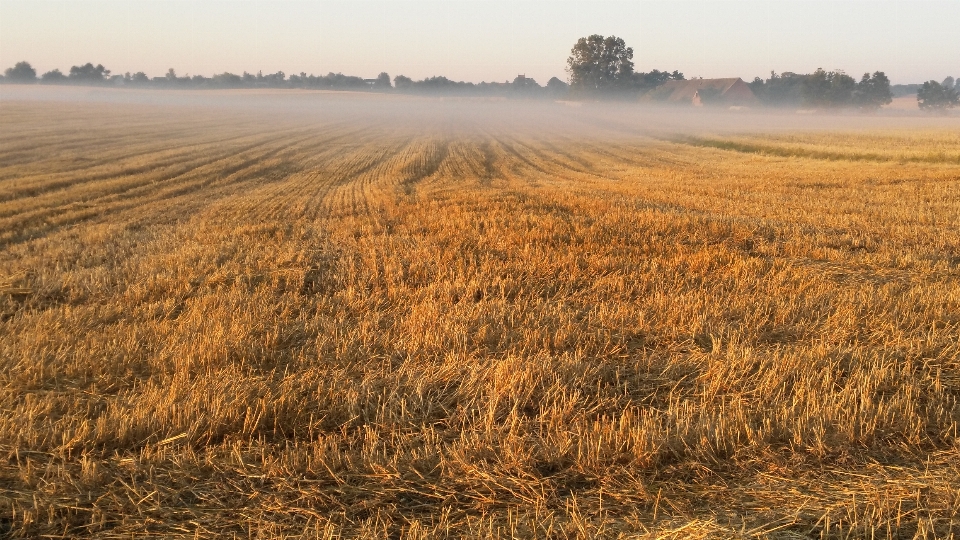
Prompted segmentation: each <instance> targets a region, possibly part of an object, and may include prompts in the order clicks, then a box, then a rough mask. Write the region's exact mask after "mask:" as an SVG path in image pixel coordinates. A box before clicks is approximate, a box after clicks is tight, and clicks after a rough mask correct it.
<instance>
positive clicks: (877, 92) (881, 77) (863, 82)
mask: <svg viewBox="0 0 960 540" xmlns="http://www.w3.org/2000/svg"><path fill="white" fill-rule="evenodd" d="M853 100H854V102H855V103H856V104H857V105H858V106H860V108H862V109H865V110H876V109H879V108H880V107H883V106H884V105H887V104H889V103H890V102H891V101H893V93H892V92H891V91H890V79H888V78H887V76H886V74H885V73H884V72H882V71H875V72H874V73H873V75H872V76H871V75H870V74H869V73H864V74H863V78H861V79H860V82H859V83H858V84H857V89H856V91H855V92H854V96H853Z"/></svg>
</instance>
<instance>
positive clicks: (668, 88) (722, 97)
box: [643, 77, 759, 107]
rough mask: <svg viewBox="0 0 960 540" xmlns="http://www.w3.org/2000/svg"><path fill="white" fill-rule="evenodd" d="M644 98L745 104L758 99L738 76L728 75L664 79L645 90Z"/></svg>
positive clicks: (700, 104) (705, 103)
mask: <svg viewBox="0 0 960 540" xmlns="http://www.w3.org/2000/svg"><path fill="white" fill-rule="evenodd" d="M643 99H644V101H659V102H665V103H675V104H678V105H680V104H687V105H693V106H695V107H700V106H703V105H722V106H730V105H734V106H749V105H756V104H757V103H759V100H758V99H757V96H755V95H754V94H753V90H751V89H750V86H748V85H747V83H745V82H743V79H741V78H740V77H737V78H730V79H690V80H689V81H667V82H665V83H663V84H662V85H660V86H658V87H656V88H654V89H653V90H651V91H650V92H648V93H647V94H646V95H645V96H644V97H643Z"/></svg>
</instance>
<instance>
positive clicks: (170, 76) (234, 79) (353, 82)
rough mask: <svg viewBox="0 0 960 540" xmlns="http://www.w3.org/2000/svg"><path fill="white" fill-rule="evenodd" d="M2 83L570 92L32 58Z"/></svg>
mask: <svg viewBox="0 0 960 540" xmlns="http://www.w3.org/2000/svg"><path fill="white" fill-rule="evenodd" d="M2 82H5V83H18V84H37V83H39V84H63V85H100V86H118V87H130V88H182V89H186V88H301V89H315V90H317V89H318V90H353V91H372V92H391V91H395V92H408V93H434V94H463V95H508V96H529V97H551V98H556V97H562V96H564V95H566V94H567V91H568V85H567V83H565V82H563V81H561V80H560V79H559V78H557V77H553V78H551V79H550V80H549V81H548V82H547V84H546V85H545V86H541V85H540V84H539V83H537V81H536V80H534V79H533V78H531V77H526V76H524V75H518V76H517V77H516V78H515V79H514V80H513V82H510V81H504V82H502V83H499V82H481V83H472V82H462V81H454V80H451V79H448V78H446V77H442V76H437V77H428V78H425V79H422V80H413V79H411V78H410V77H407V76H405V75H398V76H396V77H394V78H393V79H391V78H390V75H389V74H387V73H380V74H379V75H378V76H377V77H376V78H374V79H364V78H363V77H356V76H353V75H344V74H342V73H332V72H331V73H328V74H327V75H312V74H311V75H308V74H306V73H303V72H301V73H299V74H295V75H289V76H288V75H287V74H286V73H284V72H282V71H278V72H276V73H269V74H266V75H264V74H263V73H262V72H259V73H257V74H253V73H247V72H244V73H243V74H241V75H237V74H234V73H229V72H224V73H219V74H216V75H213V76H212V77H204V76H203V75H193V76H189V75H188V76H182V77H181V76H178V75H177V72H176V70H174V69H173V68H171V69H169V70H168V71H167V73H166V74H165V75H163V76H162V77H150V76H148V75H147V74H146V73H144V72H142V71H141V72H137V73H132V74H131V73H129V72H128V73H124V74H122V75H120V74H113V73H112V72H111V71H110V70H109V69H106V68H105V67H104V66H103V65H102V64H97V65H93V64H92V63H87V64H84V65H81V66H73V67H71V68H70V71H69V72H68V73H66V74H65V73H63V72H61V71H60V70H59V69H54V70H52V71H48V72H46V73H44V74H42V75H40V76H39V77H38V76H37V72H36V70H35V69H34V68H33V66H31V65H30V63H29V62H18V63H17V64H16V65H15V66H13V67H12V68H8V69H7V70H6V72H5V73H4V75H3V76H2Z"/></svg>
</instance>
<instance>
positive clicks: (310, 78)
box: [0, 34, 960, 110]
mask: <svg viewBox="0 0 960 540" xmlns="http://www.w3.org/2000/svg"><path fill="white" fill-rule="evenodd" d="M566 71H567V73H568V75H569V84H568V83H567V82H564V81H562V80H560V79H559V78H557V77H553V78H551V79H550V80H549V81H548V82H547V84H546V85H543V86H541V85H540V84H539V83H537V81H536V80H534V79H533V78H530V77H526V76H524V75H518V76H517V77H516V78H515V79H514V80H513V81H512V82H510V81H504V82H502V83H498V82H481V83H476V84H475V83H472V82H463V81H454V80H451V79H448V78H446V77H442V76H435V77H427V78H424V79H421V80H413V79H411V78H410V77H407V76H404V75H397V76H396V77H394V78H393V79H391V78H390V75H389V74H387V73H381V74H380V75H378V76H377V77H376V78H374V79H364V78H362V77H356V76H351V75H344V74H342V73H328V74H326V75H319V76H318V75H312V74H311V75H307V74H306V73H304V72H301V73H299V74H296V75H290V76H287V74H285V73H284V72H282V71H278V72H276V73H271V74H267V75H264V74H263V73H260V72H258V73H257V74H256V75H254V74H252V73H247V72H244V73H243V74H241V75H236V74H233V73H228V72H224V73H220V74H217V75H213V76H212V77H204V76H202V75H194V76H192V77H191V76H183V77H181V76H178V75H177V73H176V71H175V70H174V69H172V68H171V69H170V70H168V71H167V73H166V74H165V75H163V76H161V77H149V76H148V75H147V74H146V73H144V72H142V71H141V72H137V73H133V74H131V73H129V72H128V73H124V74H122V75H121V74H113V73H112V72H111V71H110V70H109V69H106V68H105V67H104V66H103V65H102V64H97V65H93V64H92V63H87V64H84V65H81V66H73V67H71V68H70V70H69V72H68V73H62V72H61V71H60V70H59V69H54V70H52V71H48V72H46V73H44V74H42V75H40V76H39V77H38V76H37V72H36V70H35V69H34V68H33V66H31V65H30V64H29V63H28V62H25V61H24V62H18V63H17V64H16V65H15V66H13V67H11V68H8V69H7V70H6V71H5V72H4V75H3V76H2V77H0V82H5V83H21V84H31V83H41V84H82V85H116V86H124V87H133V88H136V87H145V88H303V89H323V90H354V91H372V92H402V93H421V94H444V95H447V94H453V95H477V96H483V95H488V96H489V95H493V96H507V97H529V98H538V97H539V98H550V99H559V98H564V97H574V98H586V99H636V98H638V97H640V96H642V95H644V94H646V93H647V92H649V91H650V90H652V89H654V88H656V87H658V86H660V85H662V84H664V83H666V82H667V81H682V80H685V78H684V75H683V73H681V72H679V71H677V70H673V71H669V70H663V71H661V70H657V69H654V70H652V71H649V72H638V71H635V66H634V63H633V48H632V47H628V46H627V44H626V43H625V42H624V40H623V39H621V38H619V37H617V36H606V37H605V36H602V35H599V34H593V35H591V36H587V37H583V38H580V39H579V40H577V42H576V43H575V44H574V46H573V48H572V49H571V50H570V56H569V57H568V58H567V67H566ZM748 85H749V86H750V88H751V90H752V91H753V93H754V95H756V97H757V98H758V99H759V101H760V102H761V103H763V104H765V105H767V106H774V107H777V106H789V107H794V106H809V107H815V108H842V107H857V108H860V109H864V110H871V109H878V108H880V107H882V106H883V105H886V104H888V103H890V102H891V101H892V99H893V96H894V93H893V90H894V88H893V87H891V85H890V80H889V79H888V78H887V76H886V74H885V73H884V72H882V71H875V72H874V73H872V74H871V73H864V74H863V77H861V78H860V80H859V81H857V80H856V79H854V78H853V77H851V76H850V75H847V74H846V73H844V72H843V71H825V70H823V69H818V70H816V71H814V72H813V73H808V74H797V73H791V72H784V73H781V74H779V75H778V74H777V73H776V72H771V73H770V77H769V78H767V79H762V78H760V77H756V78H755V79H754V80H753V81H752V82H750V83H748ZM898 90H908V91H910V92H911V93H912V92H913V91H915V92H916V95H917V103H918V105H919V106H920V108H921V109H934V110H944V109H947V108H950V107H955V106H958V105H960V84H958V83H957V81H955V80H954V79H953V77H947V78H946V79H945V80H944V81H943V82H937V81H932V80H931V81H927V82H925V83H923V84H922V85H904V87H903V88H898Z"/></svg>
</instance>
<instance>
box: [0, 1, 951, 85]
mask: <svg viewBox="0 0 960 540" xmlns="http://www.w3.org/2000/svg"><path fill="white" fill-rule="evenodd" d="M593 33H598V34H603V35H610V34H613V35H617V36H620V37H622V38H624V39H625V40H626V42H627V44H628V45H630V46H632V47H633V48H634V51H635V56H634V61H635V62H636V65H637V69H638V70H641V71H649V70H650V69H653V68H658V69H669V70H674V69H679V70H680V71H682V72H684V73H685V74H686V75H687V76H688V77H690V76H702V77H729V76H739V77H743V78H744V79H746V80H750V79H752V78H753V77H754V76H756V75H762V76H766V75H767V74H768V73H769V72H770V70H776V71H777V72H781V71H794V72H810V71H812V70H814V69H816V68H818V67H823V68H825V69H828V70H830V69H843V70H845V71H847V72H848V73H851V74H853V75H855V76H859V75H860V74H862V73H863V72H865V71H871V72H872V71H876V70H881V71H885V72H886V73H887V75H888V76H889V77H890V78H891V79H892V81H893V82H894V83H908V82H920V81H923V80H928V79H937V80H941V79H943V78H944V77H946V76H947V75H953V76H960V0H897V1H881V0H870V1H863V0H861V1H846V0H831V1H813V0H804V1H795V0H767V1H753V0H728V1H715V0H696V1H682V0H670V1H665V0H661V1H637V0H635V1H631V2H617V1H601V0H592V1H591V0H579V1H576V2H565V1H535V0H526V1H525V0H512V1H509V2H505V1H498V0H473V1H462V0H461V1H458V0H446V1H422V0H417V1H414V0H387V1H384V0H379V1H362V0H352V1H349V2H333V1H282V0H273V1H255V0H192V1H187V0H124V1H92V0H58V1H45V0H0V67H2V68H6V67H9V66H11V65H13V64H14V63H15V62H17V61H20V60H27V61H29V62H31V63H32V64H33V65H34V67H36V68H37V70H38V71H40V72H44V71H48V70H51V69H53V68H59V69H60V70H61V71H64V72H65V71H67V70H68V69H69V68H70V66H71V65H75V64H81V63H86V62H93V63H94V64H97V63H102V64H104V65H105V66H106V67H107V68H108V69H111V70H113V72H114V73H123V72H125V71H131V72H134V71H141V70H142V71H146V72H147V74H148V75H151V76H157V75H162V74H164V73H165V72H166V70H167V68H170V67H173V68H175V69H176V70H177V73H178V74H179V75H184V74H187V73H189V74H203V75H208V76H209V75H212V74H213V73H215V72H216V73H220V72H223V71H230V72H234V73H240V72H243V71H250V72H256V71H258V70H262V71H263V72H264V73H273V72H275V71H278V70H282V71H284V72H285V73H287V74H291V73H299V72H301V71H305V72H307V73H314V74H325V73H327V72H330V71H333V72H343V73H346V74H351V75H360V76H363V77H374V76H376V75H377V73H379V72H381V71H386V72H388V73H390V75H391V76H394V75H398V74H404V75H407V76H410V77H413V78H417V79H419V78H423V77H427V76H431V75H445V76H447V77H449V78H452V79H456V80H468V81H475V82H478V81H481V80H488V81H503V80H508V79H509V80H512V79H513V78H514V77H515V76H516V75H517V74H519V73H525V74H526V75H527V76H531V77H534V78H536V79H537V81H539V82H540V83H541V84H543V83H546V81H547V79H549V78H550V77H552V76H559V77H560V78H561V79H566V74H565V72H564V66H565V62H566V58H567V56H568V55H569V52H570V48H571V47H572V46H573V44H574V43H575V42H576V40H577V38H579V37H582V36H585V35H589V34H593Z"/></svg>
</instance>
